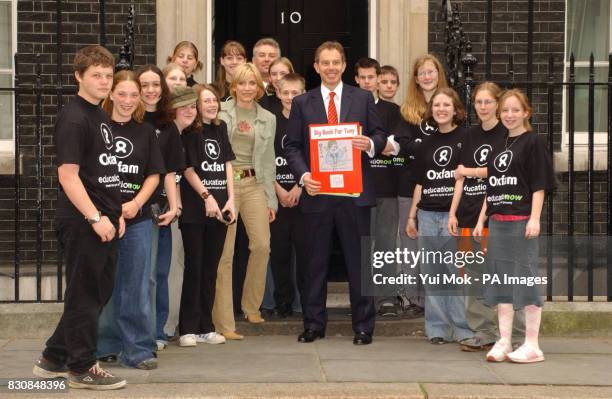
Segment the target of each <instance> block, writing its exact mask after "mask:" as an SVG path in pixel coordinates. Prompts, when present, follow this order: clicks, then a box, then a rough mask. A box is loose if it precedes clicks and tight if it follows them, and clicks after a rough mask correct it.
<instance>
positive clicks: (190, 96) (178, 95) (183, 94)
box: [170, 86, 198, 108]
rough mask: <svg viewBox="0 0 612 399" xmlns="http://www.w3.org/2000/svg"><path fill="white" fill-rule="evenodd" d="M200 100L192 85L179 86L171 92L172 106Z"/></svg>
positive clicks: (181, 105)
mask: <svg viewBox="0 0 612 399" xmlns="http://www.w3.org/2000/svg"><path fill="white" fill-rule="evenodd" d="M196 101H198V95H197V94H196V92H195V91H193V89H192V88H191V87H182V86H177V87H175V88H174V89H172V93H171V94H170V106H171V107H172V108H180V107H184V106H185V105H189V104H193V103H195V102H196Z"/></svg>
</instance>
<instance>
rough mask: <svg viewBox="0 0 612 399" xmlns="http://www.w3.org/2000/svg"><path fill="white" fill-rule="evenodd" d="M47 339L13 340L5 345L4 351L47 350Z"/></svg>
mask: <svg viewBox="0 0 612 399" xmlns="http://www.w3.org/2000/svg"><path fill="white" fill-rule="evenodd" d="M45 342H47V340H46V339H42V338H33V339H12V340H9V342H8V343H7V344H6V345H4V347H3V348H2V350H3V351H35V350H37V351H40V352H42V351H43V349H45Z"/></svg>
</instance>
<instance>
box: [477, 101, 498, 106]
mask: <svg viewBox="0 0 612 399" xmlns="http://www.w3.org/2000/svg"><path fill="white" fill-rule="evenodd" d="M495 102H496V101H495V100H476V101H475V104H476V105H485V106H487V105H491V104H494V103H495Z"/></svg>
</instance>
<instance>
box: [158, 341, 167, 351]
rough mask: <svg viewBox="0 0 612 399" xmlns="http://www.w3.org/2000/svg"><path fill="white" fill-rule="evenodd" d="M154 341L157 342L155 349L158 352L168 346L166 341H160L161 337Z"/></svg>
mask: <svg viewBox="0 0 612 399" xmlns="http://www.w3.org/2000/svg"><path fill="white" fill-rule="evenodd" d="M155 343H156V344H157V351H158V352H161V351H163V350H164V349H166V347H167V346H168V342H166V341H162V340H161V339H158V340H157V341H155Z"/></svg>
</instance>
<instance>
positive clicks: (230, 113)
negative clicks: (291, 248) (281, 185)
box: [219, 100, 278, 210]
mask: <svg viewBox="0 0 612 399" xmlns="http://www.w3.org/2000/svg"><path fill="white" fill-rule="evenodd" d="M255 106H256V108H257V115H256V117H255V123H254V126H253V128H254V130H255V147H254V148H253V169H255V179H256V180H257V182H258V183H262V184H263V185H264V189H265V191H266V200H267V203H268V208H271V209H274V210H277V208H278V199H277V198H276V191H275V190H274V182H275V181H276V163H275V159H276V157H275V155H274V135H275V134H276V117H275V116H274V115H272V114H271V113H270V112H268V111H266V110H265V109H263V108H262V106H261V105H259V104H257V103H255ZM236 118H237V117H236V102H235V101H234V100H229V101H226V102H224V103H221V110H220V111H219V119H221V120H223V121H224V122H225V123H226V124H227V134H228V136H229V140H230V143H231V142H232V138H233V135H234V128H235V127H236V123H237V121H236Z"/></svg>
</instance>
